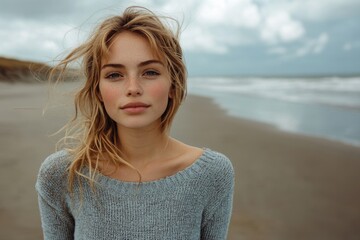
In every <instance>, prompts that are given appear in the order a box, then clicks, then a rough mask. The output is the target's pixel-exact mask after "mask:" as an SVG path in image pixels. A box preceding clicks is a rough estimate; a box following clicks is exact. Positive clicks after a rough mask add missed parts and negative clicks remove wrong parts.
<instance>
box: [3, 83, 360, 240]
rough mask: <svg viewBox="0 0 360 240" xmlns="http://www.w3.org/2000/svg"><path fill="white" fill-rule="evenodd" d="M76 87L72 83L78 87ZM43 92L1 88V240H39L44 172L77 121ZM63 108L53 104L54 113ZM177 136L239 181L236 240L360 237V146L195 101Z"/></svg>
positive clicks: (186, 108) (232, 234)
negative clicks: (218, 159) (62, 131)
mask: <svg viewBox="0 0 360 240" xmlns="http://www.w3.org/2000/svg"><path fill="white" fill-rule="evenodd" d="M69 87H71V88H72V85H69V84H68V85H66V89H71V88H69ZM46 94H47V88H46V86H41V85H36V86H35V85H28V84H24V85H23V84H19V85H9V86H8V87H4V88H1V89H0V98H1V100H2V101H0V109H1V111H2V114H1V116H0V132H1V137H0V152H1V158H0V166H1V168H0V191H2V192H3V193H6V194H2V195H1V201H0V226H1V231H0V239H30V240H31V239H41V236H42V233H41V227H40V218H39V212H38V206H37V196H36V192H35V189H34V185H35V180H36V176H37V172H38V170H39V167H40V164H41V163H42V162H43V161H44V159H45V158H46V157H47V156H48V155H49V154H50V153H52V152H53V151H54V150H55V143H56V141H57V139H58V138H59V136H56V137H49V135H50V134H51V133H53V132H55V131H56V130H58V129H59V128H60V127H61V126H62V125H63V124H65V123H66V120H67V119H68V118H69V117H70V114H69V108H70V107H72V105H71V103H70V105H64V104H63V103H66V102H68V101H69V95H66V94H65V95H64V96H63V98H64V99H65V100H64V101H58V100H57V99H58V98H51V99H52V102H51V104H52V105H51V106H50V108H49V109H48V112H47V113H46V114H45V116H42V107H43V106H44V104H45V103H46V101H47V100H48V98H47V95H46ZM54 105H55V106H54ZM171 135H172V136H173V137H175V138H176V139H178V140H180V141H184V142H186V143H187V144H190V145H194V146H198V147H208V148H210V149H213V150H215V151H219V152H222V153H224V154H225V155H226V156H228V157H229V158H230V160H231V161H232V163H233V166H234V170H235V176H236V180H235V181H236V182H235V195H234V206H233V213H232V219H231V224H230V230H229V237H228V239H229V240H236V239H241V238H244V239H269V240H272V239H273V240H282V239H284V240H286V239H293V240H300V239H314V240H315V239H328V240H335V239H354V238H356V237H357V236H360V230H359V229H358V228H357V225H358V223H359V222H360V206H359V204H358V203H359V202H360V189H359V188H358V183H359V182H360V175H359V174H358V169H360V161H359V156H360V148H357V147H352V146H348V145H345V144H341V143H337V142H332V141H328V140H323V139H319V138H313V137H307V136H302V135H298V134H291V133H287V132H283V131H279V130H277V129H276V128H275V127H273V126H271V125H266V124H263V123H258V122H254V121H251V120H245V119H240V118H237V117H232V116H229V115H228V114H226V111H225V110H223V109H221V108H220V107H219V106H217V104H215V103H214V101H213V100H212V99H210V98H206V97H199V96H194V95H188V98H187V100H186V101H185V103H184V104H183V106H181V107H180V110H179V112H178V114H177V116H176V118H175V120H174V123H173V127H172V131H171Z"/></svg>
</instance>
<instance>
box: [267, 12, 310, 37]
mask: <svg viewBox="0 0 360 240" xmlns="http://www.w3.org/2000/svg"><path fill="white" fill-rule="evenodd" d="M304 34H305V29H304V27H303V25H302V23H301V22H299V21H296V20H294V19H292V18H291V16H290V15H289V14H288V13H286V12H281V11H278V12H275V13H272V14H270V15H269V16H267V17H266V18H265V20H264V24H263V26H262V29H261V30H260V36H261V38H262V40H264V41H265V42H267V43H271V44H276V43H279V42H292V41H295V40H298V39H299V38H301V37H303V36H304Z"/></svg>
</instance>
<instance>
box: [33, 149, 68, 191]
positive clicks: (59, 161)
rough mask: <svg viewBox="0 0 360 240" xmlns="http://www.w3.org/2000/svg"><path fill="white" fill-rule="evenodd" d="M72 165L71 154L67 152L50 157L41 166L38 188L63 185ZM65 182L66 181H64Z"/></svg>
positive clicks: (56, 153)
mask: <svg viewBox="0 0 360 240" xmlns="http://www.w3.org/2000/svg"><path fill="white" fill-rule="evenodd" d="M70 163H71V159H70V154H69V153H68V152H67V151H66V150H61V151H57V152H55V153H52V154H51V155H49V156H48V157H47V158H46V159H45V160H44V161H43V163H42V164H41V166H40V169H39V173H38V177H37V182H36V187H37V189H38V190H39V189H42V188H44V187H45V186H55V185H59V186H60V185H63V183H64V182H66V180H65V179H66V178H67V168H68V166H69V165H70ZM64 180H65V181H64Z"/></svg>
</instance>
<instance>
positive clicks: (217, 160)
mask: <svg viewBox="0 0 360 240" xmlns="http://www.w3.org/2000/svg"><path fill="white" fill-rule="evenodd" d="M201 158H202V159H203V161H204V162H205V163H206V165H207V168H208V169H209V173H210V174H211V175H213V176H217V177H221V176H223V177H225V176H226V175H228V176H233V175H234V167H233V165H232V162H231V160H230V159H229V158H228V157H227V156H226V155H225V154H223V153H221V152H217V151H215V150H212V149H209V148H204V153H203V155H202V156H201Z"/></svg>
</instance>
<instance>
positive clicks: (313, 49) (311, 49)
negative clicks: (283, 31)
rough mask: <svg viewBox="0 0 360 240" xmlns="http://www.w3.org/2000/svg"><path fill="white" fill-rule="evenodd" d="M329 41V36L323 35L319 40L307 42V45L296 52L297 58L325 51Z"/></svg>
mask: <svg viewBox="0 0 360 240" xmlns="http://www.w3.org/2000/svg"><path fill="white" fill-rule="evenodd" d="M328 41H329V36H328V34H326V33H322V34H320V35H319V37H318V38H315V39H310V40H307V41H306V42H305V44H304V45H303V46H302V47H301V48H299V49H298V50H297V51H296V53H295V55H296V56H297V57H303V56H305V55H308V54H319V53H321V52H322V51H323V50H324V48H325V46H326V44H327V43H328Z"/></svg>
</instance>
